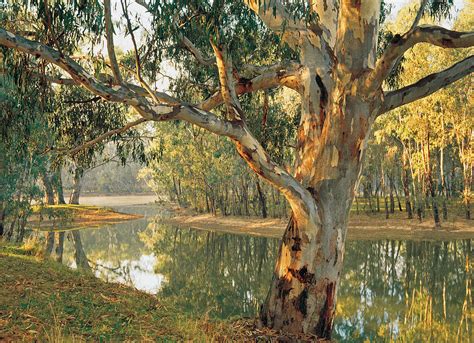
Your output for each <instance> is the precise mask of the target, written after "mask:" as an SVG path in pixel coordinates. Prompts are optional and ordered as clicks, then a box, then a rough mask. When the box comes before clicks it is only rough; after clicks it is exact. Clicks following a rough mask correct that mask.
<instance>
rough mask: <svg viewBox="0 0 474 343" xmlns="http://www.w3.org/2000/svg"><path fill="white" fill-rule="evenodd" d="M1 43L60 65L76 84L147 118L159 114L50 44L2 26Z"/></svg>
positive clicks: (152, 117)
mask: <svg viewBox="0 0 474 343" xmlns="http://www.w3.org/2000/svg"><path fill="white" fill-rule="evenodd" d="M0 45H3V46H5V47H7V48H12V49H15V50H18V51H21V52H24V53H27V54H30V55H33V56H36V57H38V58H41V59H43V60H46V61H48V62H50V63H52V64H54V65H56V66H58V67H59V68H61V69H62V70H64V71H65V72H67V73H68V74H69V75H70V76H71V77H72V79H73V80H74V82H75V83H76V84H78V85H82V86H83V87H85V88H86V89H88V90H89V91H90V92H91V93H93V94H95V95H98V96H100V97H101V98H104V99H105V100H107V101H112V102H120V103H124V104H127V105H130V106H132V107H133V108H135V109H136V110H137V112H138V113H140V114H141V115H142V116H143V117H145V118H148V119H154V118H155V117H157V116H159V114H158V113H155V112H154V111H153V107H150V104H149V103H148V101H147V100H146V99H145V98H144V97H141V96H140V95H138V94H136V93H134V92H132V91H131V90H130V89H128V88H127V87H124V86H114V87H108V86H106V85H104V84H103V83H100V82H98V81H97V80H96V79H95V78H94V77H92V76H91V75H89V73H87V71H86V70H84V68H82V66H81V65H79V64H78V63H77V62H75V61H74V60H72V59H71V58H70V57H67V56H64V55H62V54H61V53H59V52H58V51H56V50H54V49H53V48H51V47H49V46H46V45H44V44H41V43H39V42H34V41H31V40H29V39H26V38H23V37H21V36H18V35H15V34H13V33H11V32H9V31H6V30H4V29H2V28H0Z"/></svg>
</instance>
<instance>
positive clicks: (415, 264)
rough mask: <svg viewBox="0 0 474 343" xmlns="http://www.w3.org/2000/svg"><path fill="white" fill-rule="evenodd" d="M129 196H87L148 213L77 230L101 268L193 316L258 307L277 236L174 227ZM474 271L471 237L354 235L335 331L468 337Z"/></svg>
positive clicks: (343, 337) (69, 258)
mask: <svg viewBox="0 0 474 343" xmlns="http://www.w3.org/2000/svg"><path fill="white" fill-rule="evenodd" d="M129 200H130V201H129V202H127V201H126V200H123V199H121V200H120V199H118V200H117V199H115V200H114V201H115V202H114V201H107V199H99V200H97V199H96V198H95V199H92V198H91V199H89V200H87V198H86V200H85V201H84V202H85V203H88V204H95V205H104V204H105V203H104V202H107V205H109V206H111V207H113V208H114V209H116V210H118V211H121V212H128V213H140V214H143V215H144V218H143V219H139V220H134V221H129V222H124V223H121V224H116V225H110V226H105V227H103V228H98V229H97V228H96V229H82V230H81V235H82V241H83V246H84V250H85V252H86V255H87V257H88V259H89V260H90V261H91V264H92V266H93V268H94V272H95V274H96V276H97V277H100V278H102V279H104V280H106V281H109V282H120V283H123V284H126V285H129V286H132V287H135V288H137V289H140V290H143V291H145V292H148V293H152V294H156V296H157V297H158V298H168V300H171V301H172V303H173V304H175V306H176V308H177V310H178V311H183V312H186V313H190V314H193V315H195V316H203V315H208V316H209V317H215V318H236V317H253V316H255V314H256V313H257V311H258V307H259V304H261V303H262V301H263V300H264V298H265V296H266V292H267V290H268V286H269V283H270V279H271V276H272V270H273V266H274V261H275V258H276V253H277V250H278V240H277V239H272V238H262V237H251V236H245V235H234V234H227V233H216V232H207V231H202V230H193V229H178V228H174V227H171V226H167V225H164V224H161V223H160V219H159V218H160V216H161V215H163V213H159V211H158V210H157V207H156V206H154V205H143V203H144V202H148V201H149V200H150V199H148V200H147V201H141V200H140V199H129ZM142 200H144V199H142ZM130 203H131V204H130ZM72 249H73V247H72V244H71V243H70V242H66V245H65V258H64V261H65V263H66V264H68V265H69V266H71V267H75V262H74V258H73V250H72ZM471 273H472V240H451V241H449V240H445V241H410V240H378V241H373V240H370V241H369V240H368V241H364V240H357V241H348V242H347V244H346V252H345V264H344V271H343V275H342V278H341V284H340V288H339V291H338V307H337V320H336V323H335V331H334V336H335V338H336V339H337V340H340V341H350V342H364V341H366V340H367V339H369V340H370V341H390V340H392V339H393V340H399V341H407V342H425V341H434V342H438V341H439V342H453V341H462V342H470V341H471V339H472V338H471V337H472V324H473V319H472V312H471V310H472V309H471V306H472V297H471V282H472V280H471V277H472V274H471ZM456 337H457V339H456Z"/></svg>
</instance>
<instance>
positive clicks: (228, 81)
mask: <svg viewBox="0 0 474 343" xmlns="http://www.w3.org/2000/svg"><path fill="white" fill-rule="evenodd" d="M211 45H212V48H213V49H214V53H215V55H216V62H217V69H218V71H219V81H220V84H221V94H222V98H223V99H224V103H225V105H226V107H227V116H228V118H229V119H231V120H239V121H240V120H243V119H244V115H243V112H242V107H241V106H240V103H239V99H238V98H237V94H236V92H235V87H234V79H233V77H232V60H231V58H230V56H228V55H227V53H226V51H225V50H224V49H222V48H221V47H217V46H216V45H215V44H213V43H212V42H211Z"/></svg>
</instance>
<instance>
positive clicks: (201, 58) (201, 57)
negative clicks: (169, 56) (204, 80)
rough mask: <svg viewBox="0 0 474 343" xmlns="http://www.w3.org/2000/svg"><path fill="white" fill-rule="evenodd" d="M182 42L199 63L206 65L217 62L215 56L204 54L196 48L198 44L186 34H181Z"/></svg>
mask: <svg viewBox="0 0 474 343" xmlns="http://www.w3.org/2000/svg"><path fill="white" fill-rule="evenodd" d="M180 38H181V43H182V44H183V45H184V46H185V47H186V48H187V49H188V50H189V52H191V53H192V54H193V55H194V57H196V59H197V60H198V62H199V63H201V64H202V65H205V66H212V65H215V64H216V61H215V59H214V58H211V57H207V56H204V54H203V53H202V52H201V51H200V50H199V49H198V48H196V46H195V45H194V44H193V43H192V42H191V41H190V40H189V39H188V38H187V37H185V36H183V35H180Z"/></svg>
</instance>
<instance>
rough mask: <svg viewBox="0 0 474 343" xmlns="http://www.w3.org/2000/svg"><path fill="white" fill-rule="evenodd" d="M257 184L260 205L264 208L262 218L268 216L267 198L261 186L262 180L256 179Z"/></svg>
mask: <svg viewBox="0 0 474 343" xmlns="http://www.w3.org/2000/svg"><path fill="white" fill-rule="evenodd" d="M256 185H257V192H258V199H259V201H260V207H261V209H262V218H267V200H266V198H265V194H264V193H263V191H262V187H261V186H260V181H259V180H258V178H257V180H256Z"/></svg>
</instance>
